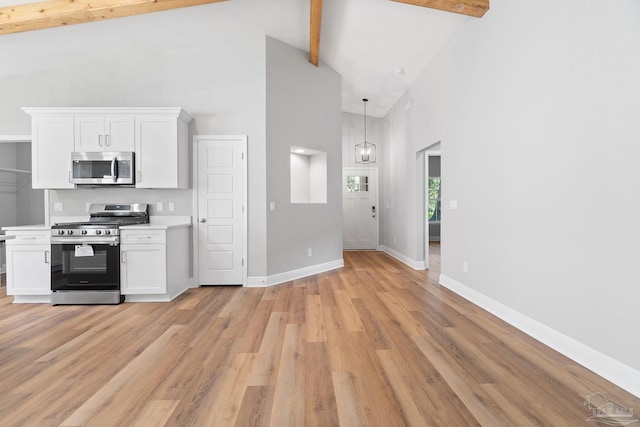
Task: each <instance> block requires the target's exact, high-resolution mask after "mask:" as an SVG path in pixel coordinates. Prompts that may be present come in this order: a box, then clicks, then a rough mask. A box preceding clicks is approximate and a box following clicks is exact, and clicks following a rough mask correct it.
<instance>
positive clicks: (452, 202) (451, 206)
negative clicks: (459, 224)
mask: <svg viewBox="0 0 640 427" xmlns="http://www.w3.org/2000/svg"><path fill="white" fill-rule="evenodd" d="M449 209H458V201H457V200H449Z"/></svg>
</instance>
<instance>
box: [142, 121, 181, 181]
mask: <svg viewBox="0 0 640 427" xmlns="http://www.w3.org/2000/svg"><path fill="white" fill-rule="evenodd" d="M187 139H188V125H187V123H186V122H184V121H182V120H179V119H178V118H177V117H176V116H175V115H168V116H167V115H148V116H138V117H136V171H137V173H136V187H138V188H188V187H189V176H188V169H189V160H188V151H189V147H188V144H187Z"/></svg>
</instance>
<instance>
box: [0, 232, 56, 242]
mask: <svg viewBox="0 0 640 427" xmlns="http://www.w3.org/2000/svg"><path fill="white" fill-rule="evenodd" d="M50 233H51V232H50V231H49V230H47V231H46V232H42V231H9V232H7V236H13V238H10V239H7V241H6V243H7V244H8V245H34V244H46V245H48V244H49V241H50V239H51V235H50Z"/></svg>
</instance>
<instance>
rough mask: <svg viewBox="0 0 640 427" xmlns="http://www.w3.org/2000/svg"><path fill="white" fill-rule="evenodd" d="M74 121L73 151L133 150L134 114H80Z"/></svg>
mask: <svg viewBox="0 0 640 427" xmlns="http://www.w3.org/2000/svg"><path fill="white" fill-rule="evenodd" d="M74 122H75V144H74V147H75V151H133V150H134V148H135V116H133V115H129V114H122V115H110V116H103V115H99V114H87V115H80V116H76V117H75V118H74Z"/></svg>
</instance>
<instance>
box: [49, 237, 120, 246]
mask: <svg viewBox="0 0 640 427" xmlns="http://www.w3.org/2000/svg"><path fill="white" fill-rule="evenodd" d="M118 243H120V238H119V237H118V236H113V237H102V238H99V239H90V238H89V239H88V238H86V237H52V238H51V244H52V245H53V244H58V245H62V244H66V245H82V244H87V245H114V244H116V245H117V244H118Z"/></svg>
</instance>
